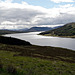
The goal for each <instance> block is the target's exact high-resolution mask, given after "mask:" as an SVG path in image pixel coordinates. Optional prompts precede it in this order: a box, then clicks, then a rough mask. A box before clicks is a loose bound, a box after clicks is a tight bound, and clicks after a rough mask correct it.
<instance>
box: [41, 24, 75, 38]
mask: <svg viewBox="0 0 75 75" xmlns="http://www.w3.org/2000/svg"><path fill="white" fill-rule="evenodd" d="M40 34H41V35H50V36H64V37H75V23H68V24H66V25H64V26H62V27H60V28H57V29H54V30H50V31H47V32H43V33H40Z"/></svg>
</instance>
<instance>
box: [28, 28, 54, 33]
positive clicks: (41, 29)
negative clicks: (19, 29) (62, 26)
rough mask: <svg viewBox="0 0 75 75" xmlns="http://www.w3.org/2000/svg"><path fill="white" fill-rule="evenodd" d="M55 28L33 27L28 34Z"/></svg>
mask: <svg viewBox="0 0 75 75" xmlns="http://www.w3.org/2000/svg"><path fill="white" fill-rule="evenodd" d="M52 29H53V28H51V27H32V28H30V29H28V30H27V31H28V32H36V31H48V30H52Z"/></svg>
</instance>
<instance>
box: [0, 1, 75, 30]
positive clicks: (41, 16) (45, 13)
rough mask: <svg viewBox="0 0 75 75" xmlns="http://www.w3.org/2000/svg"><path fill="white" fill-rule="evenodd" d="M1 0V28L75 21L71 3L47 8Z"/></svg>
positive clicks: (28, 26)
mask: <svg viewBox="0 0 75 75" xmlns="http://www.w3.org/2000/svg"><path fill="white" fill-rule="evenodd" d="M11 1H12V0H10V1H9V2H8V1H7V2H5V1H1V2H0V29H1V28H4V29H5V28H6V29H7V28H8V29H9V28H11V29H14V28H15V29H16V28H17V29H19V28H30V27H32V26H46V25H47V26H50V25H60V24H65V23H68V22H75V7H74V6H73V5H71V4H68V5H64V6H61V5H60V6H59V8H50V9H46V8H43V7H41V6H33V5H29V4H28V3H26V2H22V3H21V4H20V3H12V2H11Z"/></svg>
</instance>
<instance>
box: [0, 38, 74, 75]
mask: <svg viewBox="0 0 75 75" xmlns="http://www.w3.org/2000/svg"><path fill="white" fill-rule="evenodd" d="M2 38H3V39H4V40H3V41H2V42H1V41H0V75H75V51H72V50H68V49H64V48H58V47H47V46H35V45H31V44H30V43H29V44H28V45H27V42H26V44H24V43H23V44H22V45H21V42H20V41H22V42H23V40H19V39H15V38H10V37H9V38H8V37H0V39H1V40H2ZM5 38H6V40H5ZM9 40H10V41H11V45H10V42H8V43H6V42H7V41H9ZM16 40H17V41H18V42H19V43H20V45H18V43H16V42H15V41H16ZM4 41H5V42H4ZM12 41H14V44H12ZM24 42H25V41H24Z"/></svg>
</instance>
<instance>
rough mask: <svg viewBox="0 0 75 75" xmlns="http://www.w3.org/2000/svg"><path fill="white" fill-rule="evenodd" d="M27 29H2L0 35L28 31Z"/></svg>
mask: <svg viewBox="0 0 75 75" xmlns="http://www.w3.org/2000/svg"><path fill="white" fill-rule="evenodd" d="M26 32H27V31H26V30H0V35H5V34H14V33H26Z"/></svg>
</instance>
